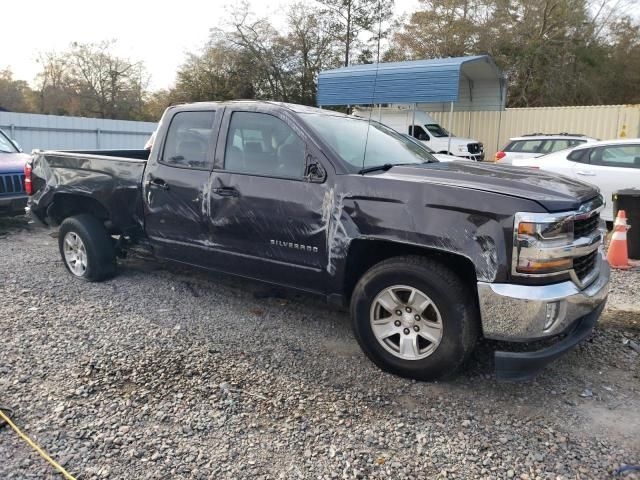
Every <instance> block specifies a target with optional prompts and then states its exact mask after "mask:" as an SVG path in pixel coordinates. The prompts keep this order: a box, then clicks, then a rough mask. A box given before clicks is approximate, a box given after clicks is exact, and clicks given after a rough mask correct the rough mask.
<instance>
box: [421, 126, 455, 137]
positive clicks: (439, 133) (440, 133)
mask: <svg viewBox="0 0 640 480" xmlns="http://www.w3.org/2000/svg"><path fill="white" fill-rule="evenodd" d="M425 127H427V130H429V133H430V134H431V135H433V136H434V137H448V136H449V132H447V131H446V130H445V129H444V128H442V127H441V126H440V125H438V124H437V123H430V124H428V125H425ZM451 136H452V137H453V135H451Z"/></svg>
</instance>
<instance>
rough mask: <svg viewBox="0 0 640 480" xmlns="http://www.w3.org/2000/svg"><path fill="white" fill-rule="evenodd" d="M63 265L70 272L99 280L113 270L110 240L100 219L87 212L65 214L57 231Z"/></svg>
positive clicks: (109, 274)
mask: <svg viewBox="0 0 640 480" xmlns="http://www.w3.org/2000/svg"><path fill="white" fill-rule="evenodd" d="M58 246H59V248H60V255H61V256H62V261H63V262H64V266H65V267H66V269H67V270H68V271H69V273H71V274H72V275H73V276H75V277H78V278H81V279H83V280H87V281H89V282H99V281H101V280H104V279H106V278H109V277H112V276H113V275H114V274H115V272H116V254H115V250H114V248H113V242H112V241H111V237H110V236H109V234H108V232H107V230H106V229H105V227H104V225H103V224H102V222H100V221H99V220H98V219H97V218H96V217H94V216H92V215H88V214H83V215H76V216H73V217H69V218H66V219H65V220H64V221H63V222H62V224H61V225H60V230H59V232H58Z"/></svg>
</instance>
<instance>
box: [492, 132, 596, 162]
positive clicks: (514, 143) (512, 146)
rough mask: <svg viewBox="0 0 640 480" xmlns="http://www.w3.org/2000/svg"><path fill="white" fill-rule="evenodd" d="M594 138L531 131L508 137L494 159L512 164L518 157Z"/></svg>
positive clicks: (585, 141) (550, 150)
mask: <svg viewBox="0 0 640 480" xmlns="http://www.w3.org/2000/svg"><path fill="white" fill-rule="evenodd" d="M597 141H598V140H597V139H596V138H591V137H587V136H585V135H579V134H571V133H558V134H545V133H533V134H530V135H523V136H522V137H514V138H510V139H509V143H508V144H507V145H506V146H505V147H504V148H503V149H502V150H500V151H499V152H497V153H496V156H495V161H496V163H498V164H500V165H512V162H513V160H515V159H518V158H535V157H541V156H542V155H547V154H549V153H553V152H558V151H560V150H566V149H567V148H573V147H575V146H578V145H582V144H584V143H588V142H597Z"/></svg>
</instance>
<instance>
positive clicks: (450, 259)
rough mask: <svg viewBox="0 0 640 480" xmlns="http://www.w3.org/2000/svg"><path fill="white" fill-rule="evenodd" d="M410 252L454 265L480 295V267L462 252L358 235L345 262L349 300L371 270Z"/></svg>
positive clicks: (468, 284) (347, 300)
mask: <svg viewBox="0 0 640 480" xmlns="http://www.w3.org/2000/svg"><path fill="white" fill-rule="evenodd" d="M406 255H416V256H422V257H428V258H432V259H434V260H436V261H439V262H440V263H442V264H443V265H445V266H447V267H450V268H451V270H453V271H454V272H455V273H456V274H457V275H458V276H459V277H460V278H461V279H462V281H463V282H464V284H465V285H466V286H467V287H469V288H470V289H471V292H474V296H475V295H477V294H476V293H475V291H476V285H477V284H476V282H477V278H478V277H477V274H476V268H475V266H474V264H473V261H472V260H471V259H470V258H469V257H466V256H464V255H463V254H461V253H457V252H451V251H448V250H441V249H437V248H433V247H425V246H420V245H413V244H408V243H402V242H396V241H388V240H381V239H354V240H352V241H351V244H350V245H349V252H348V255H347V261H346V265H345V273H344V281H343V292H342V294H343V296H344V299H345V301H346V302H349V300H350V299H351V295H352V293H353V290H354V288H355V286H356V284H357V283H358V280H359V279H360V278H361V277H362V275H363V274H364V273H365V272H366V271H367V270H369V269H370V268H371V267H373V266H374V265H376V264H377V263H380V262H382V261H384V260H387V259H389V258H392V257H400V256H406Z"/></svg>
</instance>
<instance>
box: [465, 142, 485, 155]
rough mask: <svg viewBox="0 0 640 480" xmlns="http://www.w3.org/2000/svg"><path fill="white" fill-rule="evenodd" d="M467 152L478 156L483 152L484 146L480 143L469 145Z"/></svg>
mask: <svg viewBox="0 0 640 480" xmlns="http://www.w3.org/2000/svg"><path fill="white" fill-rule="evenodd" d="M467 150H469V153H470V154H472V155H476V154H478V153H481V152H482V145H481V144H479V143H467Z"/></svg>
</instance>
